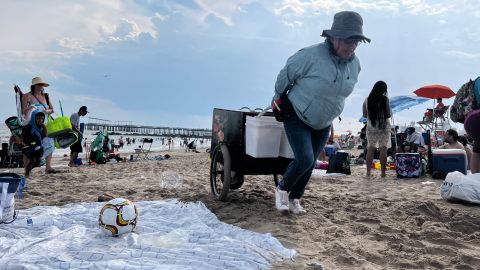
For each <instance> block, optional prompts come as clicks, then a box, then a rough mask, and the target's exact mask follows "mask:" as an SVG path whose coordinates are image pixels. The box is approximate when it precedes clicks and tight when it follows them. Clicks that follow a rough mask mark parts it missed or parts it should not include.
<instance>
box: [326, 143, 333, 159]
mask: <svg viewBox="0 0 480 270" xmlns="http://www.w3.org/2000/svg"><path fill="white" fill-rule="evenodd" d="M324 149H325V155H327V156H328V157H331V156H333V154H334V153H335V148H334V147H333V145H325V148H324Z"/></svg>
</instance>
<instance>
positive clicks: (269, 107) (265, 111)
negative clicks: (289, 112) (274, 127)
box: [257, 105, 272, 117]
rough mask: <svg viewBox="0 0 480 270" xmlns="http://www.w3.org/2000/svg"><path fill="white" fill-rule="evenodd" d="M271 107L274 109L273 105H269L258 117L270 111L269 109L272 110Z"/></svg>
mask: <svg viewBox="0 0 480 270" xmlns="http://www.w3.org/2000/svg"><path fill="white" fill-rule="evenodd" d="M271 109H272V106H271V105H268V106H267V107H266V108H265V109H263V110H262V111H261V112H260V113H259V114H258V115H257V117H261V116H263V115H264V114H265V113H267V112H268V110H271Z"/></svg>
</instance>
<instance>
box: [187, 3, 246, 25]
mask: <svg viewBox="0 0 480 270" xmlns="http://www.w3.org/2000/svg"><path fill="white" fill-rule="evenodd" d="M252 2H255V1H253V0H230V1H218V0H195V3H197V5H199V6H200V7H201V8H202V9H203V10H204V12H205V13H206V14H205V16H204V17H206V16H208V15H210V14H212V15H214V16H216V17H217V18H219V19H221V20H222V21H223V22H224V23H225V24H226V25H229V26H232V25H233V22H232V17H233V14H234V13H235V12H239V11H241V12H244V11H243V10H242V9H241V6H242V5H246V4H249V3H252Z"/></svg>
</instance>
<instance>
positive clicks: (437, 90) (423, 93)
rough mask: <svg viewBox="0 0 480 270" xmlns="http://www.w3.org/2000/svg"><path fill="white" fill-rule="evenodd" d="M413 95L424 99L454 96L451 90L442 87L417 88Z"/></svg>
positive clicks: (435, 85) (436, 85)
mask: <svg viewBox="0 0 480 270" xmlns="http://www.w3.org/2000/svg"><path fill="white" fill-rule="evenodd" d="M414 93H415V94H416V95H417V96H419V97H426V98H435V99H436V98H451V97H454V96H455V92H453V91H452V89H450V88H448V87H447V86H444V85H438V84H434V85H427V86H423V87H420V88H418V89H417V90H415V91H414Z"/></svg>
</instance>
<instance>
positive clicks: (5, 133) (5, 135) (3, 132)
mask: <svg viewBox="0 0 480 270" xmlns="http://www.w3.org/2000/svg"><path fill="white" fill-rule="evenodd" d="M96 132H97V131H91V130H85V132H84V136H83V137H84V139H86V140H87V141H89V142H91V141H93V140H94V139H95V138H96V135H95V133H96ZM120 136H122V137H123V141H124V143H125V144H124V147H123V148H121V149H119V151H118V152H119V153H120V154H122V153H124V154H125V153H132V152H135V149H136V148H139V147H140V146H141V145H142V141H141V139H143V138H153V143H152V146H151V148H150V151H166V150H168V145H167V139H165V141H164V142H165V144H162V141H161V137H159V136H138V135H129V134H124V135H109V137H110V139H114V140H115V144H118V139H119V138H120ZM127 137H130V138H131V139H133V138H135V144H130V145H127V143H126V140H125V138H127ZM0 139H1V142H2V143H4V142H5V143H8V141H9V139H10V130H9V129H8V127H7V126H6V125H5V124H4V123H2V125H0ZM192 140H193V139H189V140H188V141H189V142H190V141H192ZM200 141H201V140H200V139H198V140H197V141H196V146H197V149H206V148H209V147H210V140H209V139H208V140H207V139H203V144H201V143H200ZM182 142H183V139H181V138H173V149H174V150H178V149H184V148H183V147H182V146H181V143H182ZM145 146H146V147H148V146H147V145H145ZM199 151H201V150H199ZM69 154H70V148H66V149H55V151H54V152H53V156H57V157H58V156H64V155H69ZM84 155H85V151H84V152H83V153H82V154H81V155H80V157H82V158H83V157H84ZM122 156H123V155H122Z"/></svg>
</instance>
